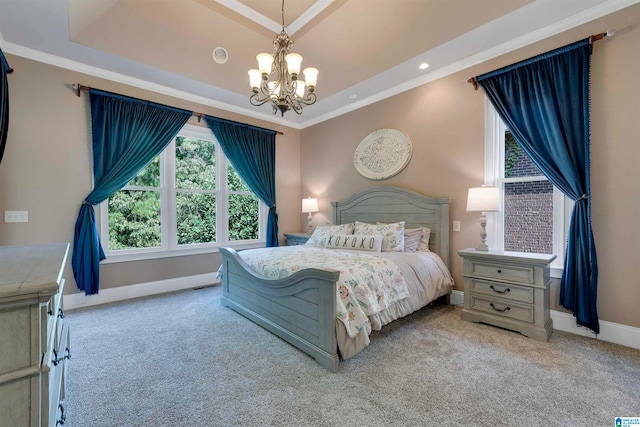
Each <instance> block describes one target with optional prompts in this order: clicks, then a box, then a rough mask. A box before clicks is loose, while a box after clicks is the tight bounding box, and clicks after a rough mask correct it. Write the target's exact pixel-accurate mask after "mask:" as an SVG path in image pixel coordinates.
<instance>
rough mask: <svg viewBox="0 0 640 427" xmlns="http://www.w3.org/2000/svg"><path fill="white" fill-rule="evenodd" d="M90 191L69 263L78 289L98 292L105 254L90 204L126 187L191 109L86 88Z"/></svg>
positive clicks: (81, 208) (173, 135)
mask: <svg viewBox="0 0 640 427" xmlns="http://www.w3.org/2000/svg"><path fill="white" fill-rule="evenodd" d="M89 93H90V102H91V131H92V140H93V144H92V147H93V179H94V188H93V191H92V192H91V193H90V194H89V195H88V196H87V198H86V199H85V200H84V201H83V202H82V206H81V207H80V213H79V214H78V219H77V220H76V226H75V234H74V236H73V239H74V240H73V243H74V245H73V256H72V258H71V265H72V267H73V275H74V277H75V279H76V283H77V284H78V289H80V290H83V291H84V292H85V294H87V295H90V294H97V293H98V288H99V285H100V260H102V259H105V258H106V257H105V255H104V252H103V250H102V246H101V245H100V238H99V236H98V230H97V228H96V219H95V212H94V210H93V205H97V204H98V203H102V202H103V201H105V200H106V199H107V198H109V196H111V195H112V194H113V193H115V192H116V191H118V190H119V189H121V188H122V187H124V186H125V185H126V184H127V183H128V182H129V181H131V179H133V178H134V177H135V176H136V175H137V174H138V172H140V171H141V170H142V169H143V168H144V167H145V166H147V165H148V164H149V163H150V162H151V161H152V160H153V159H154V158H155V157H156V156H157V155H158V154H160V152H162V150H163V149H164V148H165V147H166V146H167V145H168V144H169V143H170V142H171V140H172V139H173V138H174V137H175V136H176V135H177V134H178V132H179V131H180V129H181V128H182V127H183V126H184V125H185V123H186V122H187V120H189V117H191V115H192V112H191V111H185V110H179V109H176V108H171V107H167V106H165V105H160V104H155V103H152V102H148V101H142V100H139V99H135V98H128V97H124V96H121V95H116V94H113V93H109V92H103V91H99V90H95V89H90V91H89Z"/></svg>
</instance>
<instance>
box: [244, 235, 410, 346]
mask: <svg viewBox="0 0 640 427" xmlns="http://www.w3.org/2000/svg"><path fill="white" fill-rule="evenodd" d="M238 254H239V255H240V257H241V258H242V259H243V260H244V261H245V262H246V263H247V264H248V265H249V266H250V267H251V268H252V269H253V270H254V271H255V272H256V273H258V274H261V275H263V276H265V277H268V278H270V279H282V278H284V277H287V276H290V275H291V274H293V273H295V272H297V271H298V270H303V269H305V268H312V267H316V268H330V269H333V270H338V271H339V272H340V278H339V279H338V282H337V283H336V286H337V295H336V312H337V317H338V319H340V320H341V321H342V322H343V323H344V325H345V327H346V330H347V333H348V334H349V336H350V337H352V338H353V337H355V336H356V335H357V334H358V333H359V332H360V331H361V330H362V329H363V328H367V333H368V332H369V331H370V326H369V327H368V325H369V319H368V318H367V316H370V315H372V314H376V313H378V312H379V311H381V310H384V309H385V308H387V307H389V305H391V304H393V303H395V302H396V301H400V300H402V299H404V298H407V297H408V296H409V291H408V288H407V284H406V282H405V280H404V278H403V276H402V274H401V273H400V269H399V268H398V266H397V265H396V264H395V263H394V262H393V261H391V260H388V259H385V258H380V257H377V256H375V255H371V254H369V253H365V252H360V251H346V250H345V251H343V250H333V249H324V248H317V247H312V246H283V247H279V248H264V249H251V250H246V251H240V252H238Z"/></svg>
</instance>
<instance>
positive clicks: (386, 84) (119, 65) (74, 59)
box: [0, 0, 635, 128]
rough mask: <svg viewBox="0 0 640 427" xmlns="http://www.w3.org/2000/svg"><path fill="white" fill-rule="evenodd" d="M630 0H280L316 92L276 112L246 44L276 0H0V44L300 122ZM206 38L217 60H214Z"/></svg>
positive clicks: (256, 45)
mask: <svg viewBox="0 0 640 427" xmlns="http://www.w3.org/2000/svg"><path fill="white" fill-rule="evenodd" d="M634 2H635V0H580V1H576V0H286V1H285V5H284V20H285V22H284V24H285V27H286V29H287V32H288V33H289V35H290V36H292V38H293V40H294V41H295V44H294V46H293V49H292V50H293V51H294V52H297V53H300V54H301V55H302V56H303V57H304V62H303V67H305V66H315V67H316V68H318V69H319V70H320V74H319V76H318V84H317V87H316V93H317V95H318V102H317V103H316V104H315V105H313V106H309V107H306V108H305V110H304V112H303V114H302V115H301V116H297V115H296V114H295V113H294V112H288V113H286V114H285V116H284V118H280V117H279V116H273V115H272V114H271V108H270V107H269V106H267V105H265V106H263V107H260V108H257V107H253V106H251V105H250V104H249V100H248V96H249V94H250V88H249V84H248V76H247V71H248V70H249V69H250V68H256V60H255V56H256V54H257V53H259V52H273V46H272V42H273V39H274V38H275V35H276V32H279V31H280V29H281V27H282V2H281V1H280V0H90V1H88V0H0V35H1V37H0V46H1V47H2V48H3V50H4V51H5V52H8V53H14V54H17V55H22V56H26V57H31V58H32V59H36V60H42V61H45V62H50V63H53V64H54V65H61V66H66V67H68V68H75V69H78V71H83V72H92V73H93V74H96V75H99V76H101V77H106V78H110V79H113V80H116V81H121V82H124V83H129V84H134V85H137V86H141V87H145V88H148V89H151V90H156V91H159V92H163V93H167V94H170V95H174V96H178V97H182V98H185V99H190V100H194V101H196V102H201V103H204V104H207V105H212V106H215V107H218V108H223V109H227V110H229V111H234V112H238V113H241V114H245V115H248V116H252V117H257V118H261V119H266V120H269V121H274V122H281V123H283V124H286V125H289V126H293V127H297V128H303V127H306V126H309V125H312V124H314V123H317V122H319V121H322V120H326V119H328V118H331V117H333V116H335V115H337V114H340V113H344V112H347V111H350V110H352V109H355V108H358V107H361V106H363V105H366V104H368V103H370V102H374V101H377V100H380V99H383V98H384V97H386V96H390V95H393V94H395V93H398V92H400V91H402V90H407V89H409V88H411V87H415V86H417V85H419V84H424V83H426V82H428V81H430V80H433V79H435V78H437V77H439V76H442V75H446V73H448V72H452V71H456V70H458V69H462V68H464V67H465V66H471V65H473V64H474V63H477V62H479V61H481V60H484V59H487V58H489V57H491V56H492V55H493V56H495V55H497V54H501V53H505V52H506V51H508V50H511V49H515V48H518V47H520V46H522V45H524V44H527V43H531V42H533V41H536V40H537V39H539V38H541V37H548V36H550V35H552V34H554V33H556V32H559V31H561V30H564V29H566V28H569V27H570V26H573V25H579V24H581V23H583V22H586V21H587V20H590V19H595V18H597V17H599V16H601V15H602V14H606V13H610V12H613V11H615V10H618V9H620V8H621V7H624V6H626V5H628V4H631V3H634ZM514 40H515V42H514ZM216 47H224V48H225V49H226V50H227V51H228V53H229V58H228V61H227V62H226V63H224V64H217V63H216V62H215V61H213V59H212V51H213V49H214V48H216ZM421 62H427V63H429V68H427V69H426V70H420V69H418V65H419V64H420V63H421ZM70 83H72V82H70Z"/></svg>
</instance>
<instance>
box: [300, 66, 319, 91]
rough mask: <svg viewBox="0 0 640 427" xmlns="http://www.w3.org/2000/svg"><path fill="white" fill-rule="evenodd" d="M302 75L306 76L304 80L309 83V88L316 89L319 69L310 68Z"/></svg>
mask: <svg viewBox="0 0 640 427" xmlns="http://www.w3.org/2000/svg"><path fill="white" fill-rule="evenodd" d="M302 73H303V74H304V80H305V82H306V83H307V86H309V87H315V86H316V83H317V82H318V73H319V71H318V69H317V68H313V67H309V68H305V69H304V71H302Z"/></svg>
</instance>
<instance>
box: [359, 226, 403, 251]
mask: <svg viewBox="0 0 640 427" xmlns="http://www.w3.org/2000/svg"><path fill="white" fill-rule="evenodd" d="M353 234H358V235H363V234H366V235H368V236H371V235H377V234H380V235H382V252H402V251H404V221H401V222H395V223H393V224H382V223H378V224H375V225H374V224H367V223H366V222H359V221H356V228H355V231H354V232H353Z"/></svg>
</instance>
